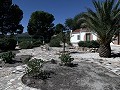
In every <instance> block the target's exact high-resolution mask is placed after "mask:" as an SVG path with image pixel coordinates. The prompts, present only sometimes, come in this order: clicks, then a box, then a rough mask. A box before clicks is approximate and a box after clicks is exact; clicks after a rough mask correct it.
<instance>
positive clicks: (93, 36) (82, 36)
mask: <svg viewBox="0 0 120 90" xmlns="http://www.w3.org/2000/svg"><path fill="white" fill-rule="evenodd" d="M86 33H90V32H80V33H75V34H71V38H70V42H71V43H78V42H79V41H85V40H86V39H85V35H86ZM91 34H92V33H91ZM78 35H80V40H77V36H78ZM91 40H97V36H96V35H94V34H92V37H91Z"/></svg>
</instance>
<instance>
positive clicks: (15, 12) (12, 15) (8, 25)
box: [0, 0, 23, 35]
mask: <svg viewBox="0 0 120 90" xmlns="http://www.w3.org/2000/svg"><path fill="white" fill-rule="evenodd" d="M10 1H11V0H10ZM4 3H5V0H4V1H2V2H1V3H0V4H1V5H0V32H1V33H2V34H3V35H7V34H8V33H9V34H12V35H13V34H14V33H19V34H21V33H22V32H23V26H22V25H21V24H19V23H20V21H21V20H22V18H23V11H22V10H21V9H20V8H19V6H17V5H15V4H12V2H11V3H9V4H7V5H4Z"/></svg>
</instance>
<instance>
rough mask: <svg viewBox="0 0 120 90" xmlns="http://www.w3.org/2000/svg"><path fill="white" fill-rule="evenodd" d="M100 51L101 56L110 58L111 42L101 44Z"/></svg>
mask: <svg viewBox="0 0 120 90" xmlns="http://www.w3.org/2000/svg"><path fill="white" fill-rule="evenodd" d="M98 53H99V56H100V57H106V58H110V57H111V47H110V43H109V44H106V45H104V44H102V45H100V47H99V49H98Z"/></svg>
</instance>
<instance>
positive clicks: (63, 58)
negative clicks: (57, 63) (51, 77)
mask: <svg viewBox="0 0 120 90" xmlns="http://www.w3.org/2000/svg"><path fill="white" fill-rule="evenodd" d="M59 58H60V60H61V63H63V64H64V65H69V64H71V62H72V61H73V60H74V58H71V56H70V55H69V54H64V53H63V54H62V55H61V56H60V57H59Z"/></svg>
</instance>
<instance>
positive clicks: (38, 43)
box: [32, 40, 42, 47]
mask: <svg viewBox="0 0 120 90" xmlns="http://www.w3.org/2000/svg"><path fill="white" fill-rule="evenodd" d="M32 45H33V47H39V46H40V45H42V42H41V41H40V40H37V41H34V42H33V44H32Z"/></svg>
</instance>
